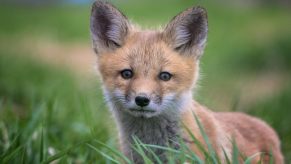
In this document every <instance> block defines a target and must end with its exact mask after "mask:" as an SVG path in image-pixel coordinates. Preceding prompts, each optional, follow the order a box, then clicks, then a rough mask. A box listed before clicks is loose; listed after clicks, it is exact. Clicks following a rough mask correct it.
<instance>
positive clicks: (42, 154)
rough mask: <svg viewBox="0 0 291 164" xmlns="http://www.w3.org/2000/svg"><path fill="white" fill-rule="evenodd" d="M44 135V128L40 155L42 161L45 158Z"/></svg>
mask: <svg viewBox="0 0 291 164" xmlns="http://www.w3.org/2000/svg"><path fill="white" fill-rule="evenodd" d="M44 153H45V150H44V135H43V128H42V129H41V137H40V156H39V162H40V163H41V162H42V161H43V159H44Z"/></svg>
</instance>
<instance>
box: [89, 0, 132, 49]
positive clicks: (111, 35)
mask: <svg viewBox="0 0 291 164" xmlns="http://www.w3.org/2000/svg"><path fill="white" fill-rule="evenodd" d="M90 28H91V36H92V39H93V44H94V45H93V46H94V49H95V51H96V52H97V53H99V52H102V51H108V50H114V49H116V48H118V47H120V46H122V45H123V43H124V40H125V37H126V36H127V34H128V30H129V22H128V20H127V18H126V17H125V16H124V15H123V14H122V13H121V12H120V11H119V10H118V9H116V8H115V7H114V6H113V5H111V4H110V3H108V2H104V1H101V0H97V1H95V2H94V4H93V6H92V11H91V19H90Z"/></svg>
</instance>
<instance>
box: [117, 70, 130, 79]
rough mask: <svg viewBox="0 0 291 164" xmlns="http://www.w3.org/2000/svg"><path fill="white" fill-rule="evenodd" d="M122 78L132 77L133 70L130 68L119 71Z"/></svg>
mask: <svg viewBox="0 0 291 164" xmlns="http://www.w3.org/2000/svg"><path fill="white" fill-rule="evenodd" d="M120 75H121V77H122V78H123V79H131V78H132V77H133V72H132V70H131V69H124V70H122V71H121V72H120Z"/></svg>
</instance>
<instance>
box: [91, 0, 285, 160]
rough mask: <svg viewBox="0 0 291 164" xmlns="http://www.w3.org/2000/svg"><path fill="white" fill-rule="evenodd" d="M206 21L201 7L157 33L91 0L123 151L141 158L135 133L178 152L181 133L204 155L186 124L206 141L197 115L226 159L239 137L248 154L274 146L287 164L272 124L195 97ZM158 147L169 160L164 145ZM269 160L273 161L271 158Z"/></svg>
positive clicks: (96, 45) (106, 86)
mask: <svg viewBox="0 0 291 164" xmlns="http://www.w3.org/2000/svg"><path fill="white" fill-rule="evenodd" d="M207 26H208V25H207V13H206V11H205V9H203V8H201V7H193V8H190V9H188V10H185V11H183V12H182V13H180V14H179V15H177V16H176V17H174V18H173V19H172V20H171V21H170V23H169V24H168V25H167V26H166V27H165V28H164V29H163V30H157V31H152V30H140V29H139V28H136V27H134V26H133V25H132V24H131V23H130V22H129V21H128V19H127V18H126V17H125V16H124V15H123V14H122V13H121V12H120V11H119V10H118V9H116V8H115V7H114V6H112V5H111V4H109V3H107V2H103V1H96V2H95V3H94V4H93V7H92V14H91V34H92V39H93V47H94V50H95V52H96V54H97V57H98V61H97V64H98V70H99V72H100V74H101V78H102V81H103V91H104V95H105V98H106V100H107V102H108V105H109V107H110V109H111V111H112V113H113V116H114V118H115V120H116V124H117V126H118V129H119V138H120V143H121V149H122V151H123V153H124V154H125V155H126V156H128V157H129V158H130V159H132V160H133V161H134V162H135V163H142V162H143V161H142V159H141V157H140V156H139V155H138V154H137V153H136V152H135V151H134V150H133V149H132V146H131V145H132V144H133V136H136V137H137V138H138V139H140V140H141V141H142V142H143V143H146V144H154V145H160V146H168V145H170V146H172V147H173V148H176V149H178V148H179V145H178V144H177V142H178V139H179V137H181V138H183V139H184V140H185V142H186V143H188V144H189V147H190V148H191V150H193V151H194V152H195V153H196V154H197V155H198V156H200V157H201V158H203V153H202V152H200V151H199V149H198V148H197V146H196V145H195V144H194V142H193V141H192V140H191V137H190V136H189V134H188V133H187V132H186V130H185V129H183V128H182V126H181V124H184V125H186V127H188V129H190V131H191V132H192V133H193V134H194V135H195V136H196V138H198V140H199V141H200V142H201V143H203V144H204V146H206V144H205V141H204V139H203V137H202V134H201V132H200V130H199V127H198V125H197V122H196V121H195V118H194V116H193V113H195V115H196V116H197V118H198V120H199V121H200V122H201V124H202V125H203V127H204V129H205V132H206V134H207V135H208V138H209V140H210V142H211V144H212V146H213V147H214V149H215V151H216V152H217V154H218V155H219V157H220V158H221V159H222V160H223V159H224V155H223V150H222V148H223V149H224V151H225V152H226V153H227V155H228V157H231V154H232V142H231V139H232V138H234V139H235V141H236V143H237V145H238V148H239V151H240V152H242V153H243V154H244V155H246V156H251V155H254V154H255V153H258V152H267V153H269V152H271V151H272V152H273V157H274V160H275V162H276V163H278V164H281V163H283V157H282V155H281V151H280V143H279V139H278V137H277V135H276V133H275V132H274V131H273V130H272V128H270V127H269V126H268V125H267V124H266V123H264V122H263V121H261V120H259V119H256V118H253V117H251V116H247V115H245V114H242V113H215V112H212V111H210V110H208V109H207V108H205V107H203V106H201V105H199V104H198V103H197V102H195V101H194V100H193V99H192V89H193V88H194V87H195V84H196V82H197V80H198V76H199V59H200V57H201V55H202V53H203V50H204V46H205V42H206V38H207V29H208V27H207ZM154 151H155V153H156V154H157V155H158V156H159V157H160V158H161V160H164V161H166V156H165V154H164V152H163V151H162V150H154ZM258 160H259V158H258V159H257V161H258ZM264 160H265V161H268V160H269V157H265V158H264Z"/></svg>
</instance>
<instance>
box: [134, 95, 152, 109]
mask: <svg viewBox="0 0 291 164" xmlns="http://www.w3.org/2000/svg"><path fill="white" fill-rule="evenodd" d="M135 103H136V105H138V106H140V107H144V106H147V105H149V103H150V99H148V98H147V97H144V96H137V97H136V98H135Z"/></svg>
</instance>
